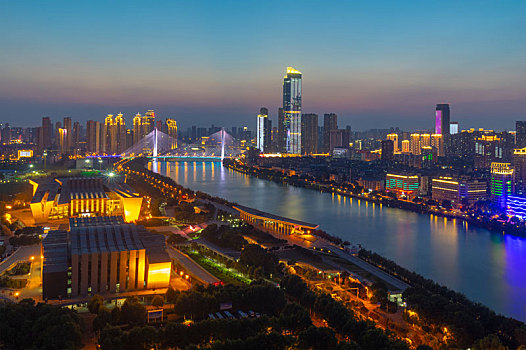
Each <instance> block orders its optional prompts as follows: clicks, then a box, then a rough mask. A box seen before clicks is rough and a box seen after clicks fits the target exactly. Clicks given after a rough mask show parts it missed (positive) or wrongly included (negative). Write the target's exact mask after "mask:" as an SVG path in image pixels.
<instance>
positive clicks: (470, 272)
mask: <svg viewBox="0 0 526 350" xmlns="http://www.w3.org/2000/svg"><path fill="white" fill-rule="evenodd" d="M158 170H159V171H158V172H159V173H160V174H162V175H165V176H169V177H171V178H172V179H174V180H175V181H176V182H177V183H179V184H181V185H183V186H185V187H188V188H191V189H193V190H199V191H202V192H206V193H208V194H210V195H213V196H219V197H222V198H225V199H227V200H229V201H232V202H236V203H239V204H241V205H245V206H248V207H252V208H256V209H259V210H262V211H265V212H269V213H273V214H277V215H281V216H285V217H289V218H293V219H297V220H303V221H307V222H312V223H315V224H318V225H320V228H321V229H323V230H325V231H327V232H329V233H330V234H333V235H336V236H339V237H341V238H342V239H343V240H348V241H350V242H351V243H353V244H357V243H359V244H362V246H364V247H365V248H366V249H369V250H372V251H375V252H377V253H379V254H380V255H382V256H384V257H387V258H389V259H392V260H393V261H395V262H396V263H398V264H399V265H401V266H403V267H405V268H407V269H409V270H412V271H415V272H417V273H419V274H421V275H423V276H425V277H427V278H430V279H432V280H434V281H436V282H438V283H440V284H443V285H445V286H447V287H449V288H451V289H453V290H455V291H457V292H461V293H464V294H465V295H466V296H467V297H468V298H469V299H471V300H474V301H478V302H481V303H482V304H484V305H487V306H488V307H490V308H492V309H493V310H495V311H496V312H497V313H501V314H503V315H506V316H511V317H514V318H516V319H519V320H521V321H526V239H524V238H519V237H514V236H510V235H503V234H500V233H495V232H490V231H488V230H486V229H483V228H480V227H475V226H471V225H469V226H468V225H467V224H466V223H464V222H457V220H452V219H446V218H442V217H436V216H430V215H425V214H417V213H413V212H409V211H405V210H401V209H394V208H387V207H383V206H381V205H377V204H373V203H369V202H367V201H363V200H358V199H351V198H347V197H343V196H339V195H334V194H330V193H322V192H318V191H314V190H310V189H305V188H298V187H294V186H289V185H284V184H278V183H275V182H271V181H267V180H262V179H258V178H253V177H250V176H248V175H245V174H241V173H238V172H235V171H233V170H230V169H228V168H225V167H223V166H222V165H221V163H220V162H159V164H158Z"/></svg>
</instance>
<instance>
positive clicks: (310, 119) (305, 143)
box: [301, 113, 318, 154]
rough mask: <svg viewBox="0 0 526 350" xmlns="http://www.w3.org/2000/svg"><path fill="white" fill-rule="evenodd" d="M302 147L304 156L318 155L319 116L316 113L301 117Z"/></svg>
mask: <svg viewBox="0 0 526 350" xmlns="http://www.w3.org/2000/svg"><path fill="white" fill-rule="evenodd" d="M301 147H302V152H301V153H303V154H316V153H318V115H317V114H314V113H308V114H303V115H302V116H301Z"/></svg>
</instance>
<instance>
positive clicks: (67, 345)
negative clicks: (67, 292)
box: [0, 299, 82, 349]
mask: <svg viewBox="0 0 526 350" xmlns="http://www.w3.org/2000/svg"><path fill="white" fill-rule="evenodd" d="M81 345H82V343H81V329H80V322H79V318H78V316H77V314H76V313H75V312H74V311H71V310H69V309H66V308H61V307H58V306H53V305H48V304H37V305H35V302H34V301H33V300H32V299H24V300H22V301H20V303H18V304H12V303H0V348H2V349H80V347H81Z"/></svg>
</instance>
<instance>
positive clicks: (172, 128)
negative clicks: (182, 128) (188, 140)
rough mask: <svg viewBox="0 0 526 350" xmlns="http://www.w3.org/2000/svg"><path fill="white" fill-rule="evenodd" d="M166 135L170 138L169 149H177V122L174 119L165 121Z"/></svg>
mask: <svg viewBox="0 0 526 350" xmlns="http://www.w3.org/2000/svg"><path fill="white" fill-rule="evenodd" d="M166 128H167V134H168V136H170V137H171V138H172V145H171V149H176V148H177V122H176V121H175V119H171V118H167V119H166Z"/></svg>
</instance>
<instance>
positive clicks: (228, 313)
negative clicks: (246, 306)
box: [223, 311, 234, 319]
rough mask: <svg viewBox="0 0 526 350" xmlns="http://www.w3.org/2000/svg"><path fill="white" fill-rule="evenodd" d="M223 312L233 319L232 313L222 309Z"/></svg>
mask: <svg viewBox="0 0 526 350" xmlns="http://www.w3.org/2000/svg"><path fill="white" fill-rule="evenodd" d="M223 313H224V314H225V315H226V317H228V318H229V319H233V318H234V315H232V314H231V313H230V312H228V311H223Z"/></svg>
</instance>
